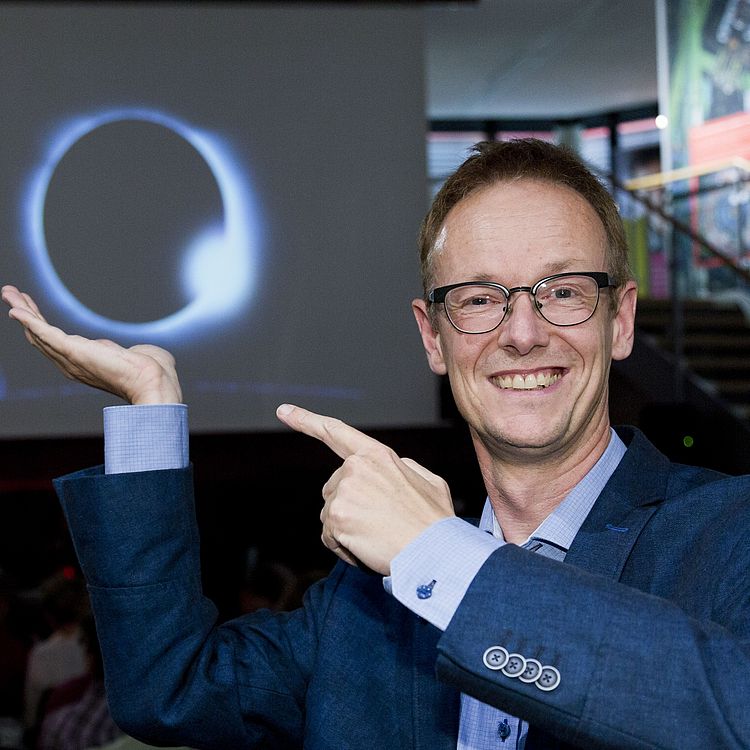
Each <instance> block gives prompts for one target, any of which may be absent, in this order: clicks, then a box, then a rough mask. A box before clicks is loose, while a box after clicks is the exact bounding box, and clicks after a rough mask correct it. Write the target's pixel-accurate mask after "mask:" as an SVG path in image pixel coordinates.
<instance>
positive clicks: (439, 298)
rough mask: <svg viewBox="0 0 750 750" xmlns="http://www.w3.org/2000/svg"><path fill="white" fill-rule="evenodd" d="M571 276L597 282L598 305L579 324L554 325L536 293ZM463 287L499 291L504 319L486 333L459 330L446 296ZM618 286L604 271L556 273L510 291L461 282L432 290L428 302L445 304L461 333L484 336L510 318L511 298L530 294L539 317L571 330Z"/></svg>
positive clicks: (483, 283)
mask: <svg viewBox="0 0 750 750" xmlns="http://www.w3.org/2000/svg"><path fill="white" fill-rule="evenodd" d="M570 276H586V277H588V278H590V279H593V280H594V281H595V282H596V304H595V305H594V308H593V309H592V310H591V314H590V315H589V316H588V317H587V318H585V319H584V320H579V321H578V322H577V323H553V322H552V321H551V320H547V318H546V317H545V316H544V313H542V310H541V307H540V306H539V305H538V304H537V303H536V293H537V290H538V289H539V287H540V286H542V284H547V283H549V282H550V281H555V280H556V279H564V278H568V277H570ZM462 286H483V287H490V288H491V289H497V290H499V291H501V292H502V293H503V294H504V295H505V298H506V301H507V305H506V307H505V312H504V314H503V317H502V318H500V320H499V321H498V323H497V324H496V325H494V326H492V328H488V329H487V330H486V331H465V330H464V329H463V328H459V327H458V326H457V325H456V324H455V323H454V322H453V320H452V319H451V316H450V313H448V309H447V307H446V306H445V297H446V295H447V294H448V293H449V292H450V291H451V290H453V289H459V288H460V287H462ZM615 286H617V284H615V282H614V280H613V279H612V277H611V276H610V275H609V274H608V273H605V272H604V271H566V272H565V273H555V274H552V276H545V277H544V278H543V279H539V281H537V282H536V283H535V284H534V285H533V286H514V287H511V288H510V289H509V288H508V287H506V286H503V285H502V284H498V283H496V282H494V281H461V282H459V283H458V284H448V285H447V286H439V287H435V289H433V290H431V291H430V292H429V294H428V295H427V301H428V302H429V303H430V304H432V305H439V304H440V303H442V304H443V308H444V309H445V314H446V316H447V318H448V321H449V322H450V324H451V325H452V326H453V327H454V328H455V329H456V330H457V331H460V332H461V333H468V334H482V333H489V332H490V331H494V330H495V329H496V328H498V326H500V324H501V323H502V322H503V321H504V320H505V319H506V318H507V317H508V312H509V311H510V298H511V295H513V294H516V293H518V292H528V293H529V294H530V295H531V297H532V299H533V300H534V309H535V310H536V311H537V312H538V313H539V315H540V316H541V317H542V318H543V319H544V320H546V321H547V322H548V323H549V324H550V325H553V326H558V327H560V328H569V327H570V326H579V325H581V323H585V322H586V321H587V320H591V317H592V316H593V315H594V313H595V312H596V309H597V307H598V306H599V290H600V289H607V288H610V287H615Z"/></svg>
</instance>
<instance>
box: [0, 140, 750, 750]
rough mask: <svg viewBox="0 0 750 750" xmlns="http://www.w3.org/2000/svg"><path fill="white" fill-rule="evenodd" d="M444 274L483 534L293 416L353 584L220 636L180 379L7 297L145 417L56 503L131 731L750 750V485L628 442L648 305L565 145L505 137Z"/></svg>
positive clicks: (35, 339) (429, 281) (382, 450)
mask: <svg viewBox="0 0 750 750" xmlns="http://www.w3.org/2000/svg"><path fill="white" fill-rule="evenodd" d="M421 253H422V271H423V280H424V292H425V293H424V297H423V298H422V299H418V300H415V301H414V302H413V308H414V313H415V316H416V319H417V323H418V325H419V330H420V332H421V336H422V341H423V343H424V347H425V351H426V353H427V358H428V361H429V364H430V367H431V368H432V369H433V371H434V372H436V373H439V374H447V375H448V377H449V379H450V383H451V387H452V389H453V394H454V397H455V401H456V403H457V405H458V407H459V409H460V411H461V413H462V415H463V416H464V418H465V419H466V421H467V423H468V426H469V430H470V432H471V436H472V439H473V442H474V446H475V448H476V453H477V457H478V460H479V467H480V470H481V472H482V476H483V478H484V481H485V486H486V489H487V503H486V505H485V509H484V512H483V514H482V518H481V519H480V521H479V523H478V525H474V524H472V523H469V522H467V521H464V520H462V519H459V518H456V517H455V515H454V514H453V509H452V503H451V499H450V492H449V489H448V487H447V486H446V484H445V482H443V481H442V480H441V479H440V478H439V477H438V476H436V475H435V474H432V473H431V472H429V471H427V470H426V469H424V468H423V467H421V466H419V465H418V464H416V463H415V462H413V461H411V460H409V459H408V458H401V457H399V456H397V455H396V454H395V453H394V452H393V451H391V450H390V449H389V448H387V447H386V446H384V445H382V444H380V443H378V442H377V441H375V440H373V439H372V438H369V437H367V436H366V435H364V434H362V433H361V432H359V431H357V430H355V429H354V428H352V427H350V426H348V425H346V424H344V423H342V422H340V421H338V420H336V419H333V418H331V417H324V416H321V415H317V414H314V413H312V412H309V411H306V410H304V409H301V408H299V407H295V406H291V405H283V406H281V407H279V410H278V415H279V418H280V419H281V420H282V421H283V422H284V423H285V424H287V425H289V426H290V427H292V428H294V429H296V430H299V431H301V432H304V433H306V434H308V435H310V436H312V437H314V438H316V439H319V440H322V441H323V442H324V443H325V444H326V445H328V446H329V447H330V448H331V449H332V450H333V451H335V452H336V453H337V454H338V455H339V456H340V457H341V458H342V465H341V467H340V468H339V469H338V470H337V471H336V472H335V473H334V474H333V476H332V477H331V479H330V480H329V481H328V482H327V484H326V485H325V487H324V488H323V498H324V506H323V510H322V512H321V520H322V522H323V532H322V539H323V542H324V543H325V544H326V546H328V547H329V548H330V549H332V550H333V551H334V552H336V554H337V555H338V556H339V557H340V558H341V559H342V562H341V563H339V565H337V566H336V568H335V569H334V570H333V571H332V573H331V575H330V576H329V577H328V579H327V580H326V581H324V582H321V583H320V584H318V585H316V586H314V587H313V588H312V589H311V590H310V592H308V595H307V597H306V600H305V605H304V607H303V608H302V609H300V610H298V611H296V612H295V613H293V614H291V615H284V616H271V615H270V613H266V614H256V615H251V616H247V617H245V618H242V619H240V620H235V621H233V622H229V623H226V624H223V625H221V626H217V624H216V612H215V609H214V608H213V606H212V605H211V603H210V602H208V601H207V600H206V599H205V598H203V596H202V593H201V590H200V570H199V567H198V554H197V552H198V551H197V541H196V539H197V532H196V528H195V519H194V513H193V501H192V484H191V478H190V473H189V470H188V469H187V468H186V466H187V447H186V446H187V432H186V429H187V428H186V417H185V413H186V408H185V407H184V406H182V405H180V404H179V402H180V400H181V393H180V388H179V381H178V379H177V376H176V373H175V368H174V360H173V359H172V358H171V356H170V355H169V354H168V353H167V352H164V351H163V350H161V349H157V348H155V347H147V346H146V347H134V348H132V349H130V350H125V349H122V348H121V347H118V346H117V345H116V344H113V343H112V342H100V341H89V340H86V339H82V338H80V337H76V336H69V335H67V334H65V333H64V332H62V331H61V330H59V329H57V328H54V327H52V326H50V325H49V324H47V323H46V321H45V320H44V318H43V317H42V316H41V314H40V312H39V310H38V309H37V307H36V305H35V304H34V302H33V301H32V300H31V298H29V297H28V296H27V295H24V294H22V293H20V292H19V291H18V290H17V289H15V288H13V287H5V288H4V289H3V298H4V299H5V301H6V302H7V303H8V304H9V305H10V307H11V312H10V315H11V317H13V318H15V319H17V320H18V321H19V322H20V323H21V324H22V325H23V326H24V327H25V329H26V334H27V337H28V338H29V340H30V341H31V342H32V343H33V344H34V345H35V346H36V347H38V348H39V349H40V350H41V351H42V352H43V353H45V354H46V355H47V356H49V357H50V358H51V359H53V360H54V361H55V362H56V363H57V364H58V366H59V367H60V368H61V369H62V370H63V372H64V373H65V374H66V375H68V376H69V377H72V378H74V379H76V380H79V381H81V382H84V383H87V384H89V385H92V386H94V387H98V388H102V389H104V390H107V391H109V392H111V393H113V394H116V395H118V396H120V397H122V398H124V399H125V400H126V401H127V402H129V403H130V404H132V406H125V407H122V406H121V407H115V408H113V409H112V408H110V409H108V410H105V467H104V469H103V470H102V469H101V468H97V469H91V470H87V471H84V472H81V473H78V474H74V475H71V476H69V477H64V478H62V479H61V480H58V482H57V489H58V493H59V495H60V498H61V501H62V503H63V508H64V509H65V513H66V517H67V519H68V522H69V524H70V527H71V530H72V533H73V537H74V541H75V545H76V550H77V552H78V554H79V559H80V561H81V565H82V568H83V570H84V573H85V575H86V577H87V579H88V582H89V586H90V591H91V597H92V605H93V608H94V612H95V614H96V618H97V626H98V631H99V634H100V638H101V642H102V650H103V654H104V660H105V667H106V674H107V685H108V695H109V699H110V702H111V706H112V712H113V715H114V716H115V718H116V720H117V721H118V722H120V723H121V724H122V726H123V728H124V729H125V730H126V731H128V732H130V733H132V734H134V735H136V736H140V737H143V738H145V739H151V740H152V741H157V742H160V743H173V744H177V743H184V744H188V745H190V746H191V747H196V748H232V750H235V749H236V748H245V747H247V748H250V747H254V748H287V747H303V746H304V747H305V748H320V749H321V750H322V749H324V748H325V749H330V748H336V750H338V749H339V748H352V749H357V748H366V749H367V750H372V748H407V747H408V748H421V749H423V750H428V749H429V750H435V749H436V748H437V749H438V750H456V749H458V750H485V749H487V748H503V747H512V748H526V750H534V749H538V748H567V747H580V748H605V747H606V748H646V747H658V748H680V749H682V748H688V747H696V748H746V747H750V713H749V712H748V711H747V705H748V700H749V699H750V575H748V569H749V567H750V545H748V544H747V543H746V540H747V538H748V532H750V513H749V512H748V511H749V508H750V505H749V502H748V498H750V480H749V479H748V478H747V477H737V478H734V477H727V476H724V475H721V474H717V473H714V472H710V471H707V470H701V469H695V468H689V467H683V466H677V465H674V464H671V463H670V462H669V461H668V460H667V459H666V458H665V457H664V456H662V455H661V454H659V453H658V452H657V451H656V449H655V448H654V447H653V446H651V445H650V443H649V442H648V441H647V440H646V439H645V438H644V437H643V435H641V434H640V433H639V432H638V431H637V430H634V429H632V428H618V430H617V431H615V430H613V429H612V428H611V427H610V424H609V416H608V410H607V397H608V376H609V368H610V363H611V361H612V360H613V359H621V358H624V357H627V356H628V354H629V353H630V350H631V347H632V340H633V326H634V316H635V305H636V287H635V284H634V282H633V281H632V278H631V275H630V272H629V270H628V264H627V250H626V246H625V241H624V237H623V232H622V227H621V224H620V220H619V217H618V214H617V209H616V207H615V205H614V203H613V202H612V200H611V198H610V197H609V195H608V194H607V192H606V190H604V188H603V187H602V186H601V185H600V184H599V182H598V181H597V180H596V179H595V177H594V176H593V175H591V174H590V173H589V172H588V171H587V170H586V169H585V167H584V166H583V165H582V164H581V163H580V162H579V161H578V160H577V159H576V158H575V157H574V156H572V155H571V154H569V153H568V152H566V151H563V150H561V149H558V148H556V147H554V146H550V145H548V144H545V143H542V142H539V141H533V140H526V141H514V142H510V143H485V144H479V145H478V146H477V147H476V150H475V153H474V154H473V155H472V156H471V157H470V158H469V159H468V160H467V161H466V162H465V163H464V164H463V165H462V166H461V167H460V168H459V169H458V171H457V172H456V173H455V174H454V175H453V176H452V177H450V178H449V179H448V181H447V182H446V184H445V186H444V187H443V188H442V190H441V191H440V193H439V194H438V196H437V197H436V199H435V202H434V203H433V207H432V209H431V211H430V213H429V214H428V215H427V218H426V220H425V222H424V225H423V228H422V234H421ZM281 491H282V492H283V488H282V489H281Z"/></svg>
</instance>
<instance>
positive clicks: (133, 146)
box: [25, 109, 258, 341]
mask: <svg viewBox="0 0 750 750" xmlns="http://www.w3.org/2000/svg"><path fill="white" fill-rule="evenodd" d="M25 234H26V239H27V243H28V247H29V250H30V255H31V258H32V261H33V263H34V265H35V268H36V271H37V274H38V278H39V279H40V280H41V282H42V283H43V284H44V286H45V287H46V291H47V293H48V294H49V296H50V297H51V298H52V299H54V300H55V301H56V302H57V303H58V304H59V305H60V306H61V307H62V308H64V309H65V311H66V312H67V313H68V314H69V315H70V317H71V318H72V319H73V320H74V321H75V322H76V323H77V324H80V325H82V326H85V327H86V328H88V329H91V330H94V331H96V332H98V333H99V335H106V336H112V337H119V338H123V337H124V338H132V339H150V340H154V339H160V340H169V339H170V338H171V337H173V336H177V335H179V337H180V338H181V339H182V340H183V341H184V340H185V339H186V338H190V336H191V334H197V333H199V332H201V331H204V330H205V329H206V328H210V327H216V326H219V325H221V324H222V322H224V321H227V320H228V319H229V318H231V316H232V315H233V314H234V313H235V312H236V311H237V310H238V309H239V308H241V307H242V306H243V305H244V304H245V303H247V301H248V299H249V297H250V295H251V294H252V290H253V285H254V281H255V278H256V275H257V270H258V226H257V217H256V212H255V206H254V201H253V199H252V195H251V193H250V190H249V187H248V182H247V179H246V177H245V176H244V174H243V173H242V172H241V171H240V169H239V167H238V166H237V163H236V159H233V158H232V156H231V152H230V148H229V146H228V145H227V144H225V143H224V142H223V140H222V139H221V138H220V137H219V136H217V135H215V134H212V133H208V132H205V131H201V130H199V129H197V128H196V127H194V126H192V125H189V124H187V123H185V122H182V121H180V120H178V119H176V118H174V117H171V116H169V115H167V114H164V113H162V112H158V111H156V110H149V109H120V110H109V111H106V112H101V113H98V114H96V115H91V116H87V117H81V118H78V119H75V120H73V121H71V122H69V123H67V124H66V125H64V126H63V127H61V128H59V130H58V132H57V133H56V135H55V136H54V138H52V139H51V141H50V143H49V146H48V150H47V152H46V154H45V155H44V156H43V158H42V159H41V160H40V163H39V165H38V167H37V168H36V170H35V172H34V173H33V175H32V178H31V180H30V187H29V190H28V193H27V196H26V205H25ZM73 268H77V269H81V268H83V269H85V272H84V273H85V277H83V278H81V277H80V276H79V277H75V276H73V275H71V270H70V269H73ZM144 268H145V269H147V270H148V278H149V285H150V286H151V288H149V289H144V288H142V287H143V281H142V279H143V276H144V274H143V269H144ZM76 273H78V274H80V273H81V271H80V270H79V271H77V272H76ZM113 279H116V280H117V285H118V295H117V296H116V298H115V296H114V295H112V294H111V293H110V292H109V291H108V289H110V288H111V287H110V284H109V282H110V281H111V280H113ZM139 279H140V281H138V280H139ZM92 282H94V283H92ZM136 285H137V287H138V288H136ZM92 295H93V296H92Z"/></svg>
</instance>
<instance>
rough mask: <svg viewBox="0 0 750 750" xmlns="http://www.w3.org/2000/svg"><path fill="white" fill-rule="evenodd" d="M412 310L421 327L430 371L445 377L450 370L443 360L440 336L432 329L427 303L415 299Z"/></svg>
mask: <svg viewBox="0 0 750 750" xmlns="http://www.w3.org/2000/svg"><path fill="white" fill-rule="evenodd" d="M411 309H412V310H413V311H414V317H415V318H416V319H417V326H419V333H420V335H421V336H422V345H423V346H424V350H425V352H427V361H428V362H429V365H430V369H431V370H432V371H433V372H434V373H435V374H436V375H445V374H446V373H447V372H448V368H447V367H446V366H445V360H444V359H443V347H442V344H441V342H440V334H439V333H438V332H437V331H436V330H435V329H434V328H433V327H432V321H431V320H430V315H429V313H428V312H427V303H426V302H425V301H424V300H423V299H415V300H413V301H412V303H411Z"/></svg>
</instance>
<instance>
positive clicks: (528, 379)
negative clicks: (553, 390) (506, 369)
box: [495, 372, 560, 391]
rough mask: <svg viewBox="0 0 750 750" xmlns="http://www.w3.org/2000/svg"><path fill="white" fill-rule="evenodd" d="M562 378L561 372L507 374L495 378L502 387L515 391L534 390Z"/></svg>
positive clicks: (545, 386)
mask: <svg viewBox="0 0 750 750" xmlns="http://www.w3.org/2000/svg"><path fill="white" fill-rule="evenodd" d="M558 380H560V375H559V373H554V374H552V373H547V372H540V373H539V374H537V375H526V376H525V377H524V376H523V375H506V376H504V377H501V378H495V383H496V385H499V386H500V387H501V388H511V389H513V390H515V391H532V390H534V389H535V388H547V387H548V386H550V385H552V384H553V383H556V382H557V381H558Z"/></svg>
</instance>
